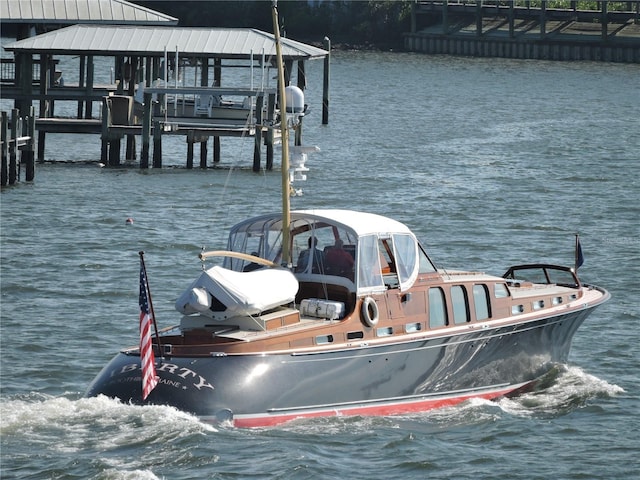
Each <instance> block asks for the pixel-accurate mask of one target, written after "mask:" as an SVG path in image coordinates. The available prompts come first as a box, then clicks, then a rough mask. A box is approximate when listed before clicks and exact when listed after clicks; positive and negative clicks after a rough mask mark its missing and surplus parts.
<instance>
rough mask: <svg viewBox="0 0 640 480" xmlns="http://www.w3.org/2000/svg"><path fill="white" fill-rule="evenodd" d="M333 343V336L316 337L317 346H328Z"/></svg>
mask: <svg viewBox="0 0 640 480" xmlns="http://www.w3.org/2000/svg"><path fill="white" fill-rule="evenodd" d="M327 343H333V335H318V336H317V337H316V345H326V344H327Z"/></svg>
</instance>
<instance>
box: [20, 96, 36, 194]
mask: <svg viewBox="0 0 640 480" xmlns="http://www.w3.org/2000/svg"><path fill="white" fill-rule="evenodd" d="M25 130H26V132H27V136H28V137H29V139H28V140H27V144H26V145H25V148H24V149H23V150H22V153H21V157H20V161H21V162H22V163H24V165H25V180H26V181H27V182H32V181H33V180H34V179H35V177H36V162H35V152H34V144H35V142H34V138H33V137H34V136H35V131H36V115H35V110H34V108H33V107H31V109H30V111H29V116H28V117H27V118H25V119H24V128H23V132H24V131H25Z"/></svg>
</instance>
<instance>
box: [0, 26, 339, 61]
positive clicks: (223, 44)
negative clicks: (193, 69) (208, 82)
mask: <svg viewBox="0 0 640 480" xmlns="http://www.w3.org/2000/svg"><path fill="white" fill-rule="evenodd" d="M165 48H166V49H167V50H168V51H170V52H171V51H175V50H178V51H179V52H180V55H193V56H209V57H219V58H248V57H249V56H250V55H251V54H253V55H254V56H257V55H262V53H263V52H264V54H265V55H267V56H270V55H275V54H276V47H275V39H274V36H273V35H272V34H270V33H267V32H263V31H261V30H256V29H252V28H186V27H159V26H149V27H145V26H122V25H120V26H102V25H73V26H71V27H67V28H62V29H60V30H56V31H53V32H49V33H45V34H42V35H37V36H35V37H31V38H26V39H24V40H20V41H17V42H13V43H9V44H7V45H4V49H5V50H9V51H14V52H31V53H48V54H58V55H72V54H78V53H85V54H91V55H105V56H110V55H140V56H160V55H163V54H164V51H165ZM328 53H329V52H327V51H326V50H323V49H321V48H317V47H314V46H312V45H307V44H304V43H301V42H297V41H295V40H291V39H288V38H283V39H282V55H283V56H284V57H285V58H287V59H291V60H307V59H312V58H321V57H324V56H326V55H327V54H328Z"/></svg>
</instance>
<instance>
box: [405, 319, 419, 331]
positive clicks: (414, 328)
mask: <svg viewBox="0 0 640 480" xmlns="http://www.w3.org/2000/svg"><path fill="white" fill-rule="evenodd" d="M420 330H422V324H421V323H420V322H416V323H407V324H406V325H405V326H404V331H405V332H407V333H415V332H419V331H420Z"/></svg>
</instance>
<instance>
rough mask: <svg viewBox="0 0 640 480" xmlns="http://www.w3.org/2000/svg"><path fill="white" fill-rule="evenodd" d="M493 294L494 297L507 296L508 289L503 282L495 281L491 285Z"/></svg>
mask: <svg viewBox="0 0 640 480" xmlns="http://www.w3.org/2000/svg"><path fill="white" fill-rule="evenodd" d="M493 294H494V296H495V297H496V298H507V297H508V296H509V290H508V289H507V286H506V285H505V284H504V283H496V284H495V285H494V286H493Z"/></svg>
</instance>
